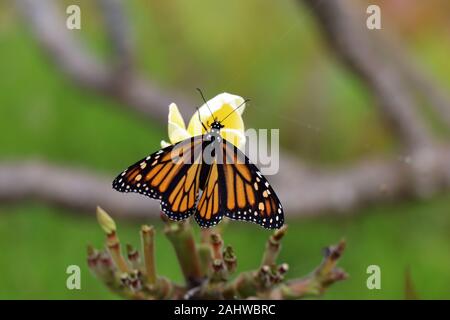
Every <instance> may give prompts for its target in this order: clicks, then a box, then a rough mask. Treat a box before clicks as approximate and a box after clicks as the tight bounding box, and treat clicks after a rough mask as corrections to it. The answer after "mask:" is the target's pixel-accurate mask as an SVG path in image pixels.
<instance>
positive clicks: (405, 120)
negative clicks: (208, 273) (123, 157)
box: [0, 0, 450, 216]
mask: <svg viewBox="0 0 450 320" xmlns="http://www.w3.org/2000/svg"><path fill="white" fill-rule="evenodd" d="M99 1H100V0H99ZM16 3H17V4H18V5H19V7H20V9H21V11H22V12H23V13H24V16H25V17H26V18H27V19H26V22H27V23H28V24H29V25H30V26H31V30H32V32H33V34H34V36H35V37H36V39H37V40H38V41H39V42H40V44H41V45H42V47H43V48H44V49H45V50H46V51H47V52H48V53H49V54H50V56H51V57H52V60H53V61H54V62H55V63H56V64H57V65H58V66H59V67H60V68H61V69H62V70H63V71H65V72H66V73H67V74H68V75H69V76H70V77H71V78H72V79H73V80H74V82H75V84H78V85H81V86H83V87H86V88H89V89H91V90H94V91H98V92H101V93H103V94H105V95H107V96H109V97H111V98H113V99H117V100H119V101H120V102H122V103H123V105H124V106H125V107H127V108H129V109H130V110H132V111H134V112H137V113H139V114H142V115H144V116H146V117H149V118H152V119H156V120H158V121H166V119H167V111H168V108H167V106H168V104H169V103H170V102H173V101H175V102H177V103H178V104H180V105H183V106H192V105H194V104H192V103H189V102H188V100H186V99H185V98H181V95H180V94H179V93H178V92H174V91H172V90H170V91H166V90H163V89H161V88H159V87H158V86H157V85H156V84H155V83H154V82H153V81H151V80H148V79H146V78H144V77H143V76H142V75H140V74H138V73H137V71H136V68H135V67H134V65H133V63H134V61H133V47H132V44H131V41H130V40H129V39H130V35H129V34H128V32H129V27H128V24H127V19H126V16H125V14H124V12H123V8H122V6H121V1H119V0H113V1H107V0H101V1H100V2H99V3H100V4H101V8H102V13H103V14H104V18H105V19H104V20H105V28H106V30H107V34H108V36H109V39H110V40H111V42H112V44H113V45H112V48H113V49H114V62H113V63H111V64H110V65H109V64H107V63H105V62H104V61H102V60H100V59H99V58H97V57H95V56H94V55H93V54H91V53H89V52H88V50H87V49H86V48H85V47H84V46H83V45H82V43H81V42H80V41H79V39H77V38H75V36H74V33H71V32H68V30H66V28H64V27H61V26H63V25H64V19H63V14H62V13H63V12H62V10H61V12H60V10H59V9H58V7H57V5H56V2H55V1H53V0H42V1H39V2H37V1H33V0H17V1H16ZM303 3H304V4H306V5H307V6H308V7H309V8H311V9H312V12H313V14H314V15H315V17H316V18H317V21H318V23H319V26H320V27H321V28H322V30H323V32H324V34H325V35H326V39H327V41H328V42H329V44H330V47H331V48H332V51H333V52H335V53H336V54H337V55H338V56H339V57H340V58H341V59H342V61H343V62H344V63H345V65H346V66H347V67H348V68H349V70H351V71H352V72H354V73H355V74H356V75H358V76H359V77H360V78H361V80H362V81H363V83H365V84H366V85H367V87H368V88H369V90H370V91H371V92H372V93H373V95H374V97H375V98H376V99H377V101H378V107H379V111H380V113H381V114H382V115H383V116H384V118H385V119H386V120H387V123H388V124H389V128H390V129H391V130H392V132H393V134H394V135H395V136H396V137H398V140H399V143H400V145H401V146H402V148H401V151H400V152H401V156H395V155H394V156H387V157H386V158H383V159H381V158H380V159H373V160H364V161H360V162H358V163H354V164H351V165H350V166H348V167H345V168H341V169H338V170H333V171H329V170H325V169H322V168H313V167H307V166H304V165H302V163H301V161H299V159H297V158H296V157H294V156H292V155H289V154H287V153H282V154H281V155H280V172H279V173H278V174H277V175H275V176H273V177H271V179H270V180H271V181H272V183H273V185H274V186H275V187H276V189H277V190H278V193H279V195H280V198H281V200H282V202H283V203H284V206H285V208H286V210H287V211H289V214H290V215H291V216H292V215H294V214H301V215H306V214H317V213H321V212H330V211H332V212H337V213H339V212H341V211H345V210H348V209H352V208H355V207H357V206H360V205H364V204H366V203H371V202H381V201H390V200H392V199H397V198H400V197H402V196H405V195H409V196H422V197H423V196H429V195H431V194H433V193H435V192H438V191H441V190H443V189H448V187H449V186H450V168H449V166H448V163H450V162H449V160H450V148H449V147H448V146H441V145H438V144H437V143H436V142H435V138H434V137H432V135H431V133H430V132H429V130H428V128H426V125H425V121H424V120H423V119H422V118H421V117H419V115H418V113H417V109H418V106H417V103H416V101H415V99H414V96H413V94H412V92H413V89H411V88H409V87H408V86H407V83H408V81H406V79H405V78H407V76H405V70H414V75H415V77H414V79H416V80H414V81H413V82H414V83H415V84H416V86H424V82H420V81H419V80H417V79H426V77H422V76H421V74H420V70H419V69H418V68H416V69H411V68H410V66H408V67H405V66H403V67H401V64H399V63H397V62H396V61H395V60H397V61H398V60H399V59H398V57H394V54H392V53H391V54H389V52H386V53H387V55H386V56H382V55H381V53H380V48H381V47H383V46H384V43H383V39H382V38H381V37H378V38H376V37H370V35H369V31H368V30H367V29H366V27H365V22H364V21H359V20H361V15H360V19H359V20H358V18H357V17H355V15H353V14H352V9H353V8H352V7H351V6H350V5H349V3H348V2H346V1H342V0H335V1H320V2H318V1H314V0H303ZM362 16H364V15H362ZM429 83H430V82H429V81H428V80H427V81H426V83H425V84H427V86H428V87H429V86H432V87H433V88H434V87H435V85H434V84H429ZM424 91H426V92H429V91H430V90H428V91H427V90H424ZM438 91H439V92H442V90H437V89H436V90H433V92H438ZM430 92H431V91H430ZM427 97H428V98H430V99H429V100H430V102H431V103H432V104H433V103H434V104H436V106H435V107H436V108H438V110H445V112H448V110H447V109H446V106H448V105H450V104H449V103H448V101H446V100H445V97H444V95H443V94H439V95H437V94H435V93H433V94H432V95H431V93H430V94H429V95H427ZM433 97H434V98H433ZM436 101H437V102H436ZM442 112H444V111H442ZM24 171H26V172H29V175H22V174H21V172H24ZM0 173H1V174H2V175H3V178H2V180H0V183H1V184H0V198H2V199H5V200H12V199H18V198H25V197H34V198H37V199H43V200H46V201H49V202H54V203H57V204H60V205H64V206H68V207H74V208H78V209H83V210H85V211H90V210H92V208H94V207H95V204H96V203H102V204H104V205H105V207H107V208H113V207H114V208H115V210H116V212H118V213H121V214H123V215H128V216H146V215H148V214H149V212H155V210H153V209H155V206H156V205H155V201H145V200H143V199H140V198H139V199H137V197H136V198H135V197H131V196H129V195H128V197H124V196H123V195H121V194H118V193H113V192H112V190H110V180H111V179H107V178H106V177H101V176H99V175H98V174H94V173H85V171H81V172H79V171H78V170H72V169H63V168H59V167H53V166H52V165H45V164H30V163H17V164H14V165H11V164H3V165H1V166H0ZM44 173H45V174H46V184H45V185H44V184H43V183H42V180H39V179H37V178H35V177H37V176H43V174H44ZM58 175H60V177H58ZM48 177H51V179H49V178H48ZM87 190H88V191H89V192H87ZM93 198H95V201H94V199H93ZM128 199H131V200H128ZM102 200H103V201H102Z"/></svg>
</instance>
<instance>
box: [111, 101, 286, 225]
mask: <svg viewBox="0 0 450 320" xmlns="http://www.w3.org/2000/svg"><path fill="white" fill-rule="evenodd" d="M202 97H203V95H202ZM205 102H206V101H205ZM235 110H236V109H235ZM225 118H226V117H225ZM225 118H224V119H222V121H218V120H217V119H216V118H214V121H213V122H212V124H211V125H210V126H209V129H208V128H207V127H206V126H205V125H204V124H203V123H202V126H203V127H204V129H205V131H206V133H205V134H203V135H198V136H194V137H191V138H188V139H186V140H183V141H180V142H178V143H176V144H173V145H170V146H168V147H165V148H163V149H161V150H159V151H157V152H155V153H153V154H151V155H149V156H148V157H146V158H144V159H142V160H139V161H138V162H136V163H135V164H133V165H132V166H130V167H129V168H128V169H126V170H125V171H123V172H122V173H121V174H119V175H118V176H117V178H116V179H115V180H114V181H113V188H114V189H116V190H118V191H120V192H137V193H140V194H143V195H146V196H149V197H151V198H154V199H159V200H160V202H161V209H162V211H163V212H164V213H165V214H166V215H167V216H168V217H169V218H170V219H171V220H184V219H187V218H188V217H190V216H191V215H194V217H195V220H196V221H197V223H198V224H199V225H200V227H203V228H209V227H211V226H214V225H216V224H218V223H219V222H220V221H221V220H222V218H223V216H224V215H225V216H226V217H228V218H230V219H234V220H245V221H249V222H253V223H257V224H259V225H261V226H262V227H264V228H266V229H278V228H280V227H281V226H282V225H283V223H284V214H283V207H282V205H281V203H280V201H279V199H278V197H277V195H276V194H275V192H274V190H273V189H272V187H271V186H270V184H269V182H268V181H267V179H266V178H265V177H264V176H263V175H262V174H261V172H260V171H259V169H258V168H257V167H256V166H255V165H254V164H252V163H251V162H250V160H249V159H248V158H247V157H246V156H245V155H244V153H243V152H241V151H240V150H239V149H238V148H237V147H236V146H234V145H233V144H232V143H230V142H228V141H226V140H225V139H223V138H222V137H221V136H220V129H222V128H223V127H224V126H223V125H222V124H221V122H223V120H225ZM200 122H201V121H200Z"/></svg>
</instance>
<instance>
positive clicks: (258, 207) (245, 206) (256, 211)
mask: <svg viewBox="0 0 450 320" xmlns="http://www.w3.org/2000/svg"><path fill="white" fill-rule="evenodd" d="M222 146H223V160H224V161H223V162H224V164H222V171H223V176H224V185H225V190H224V191H223V192H222V202H223V210H224V214H225V216H226V217H228V218H231V219H235V220H245V221H250V222H253V223H257V224H259V225H261V226H262V227H264V228H266V229H278V228H280V227H281V226H282V225H283V223H284V213H283V207H282V205H281V203H280V200H279V199H278V197H277V195H276V194H275V192H274V190H273V189H272V187H271V185H270V184H269V182H268V181H267V179H266V178H265V177H264V176H263V175H262V174H261V172H260V171H259V169H258V168H257V167H256V166H255V165H254V164H252V163H251V161H250V160H249V159H248V158H247V157H246V156H245V155H244V154H243V153H242V152H241V151H240V150H239V149H238V148H237V147H235V146H234V145H233V144H231V143H230V142H228V141H226V140H223V145H222Z"/></svg>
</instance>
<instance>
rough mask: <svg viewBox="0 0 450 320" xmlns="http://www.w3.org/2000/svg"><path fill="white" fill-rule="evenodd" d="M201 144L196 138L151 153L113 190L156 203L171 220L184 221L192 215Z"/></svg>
mask: <svg viewBox="0 0 450 320" xmlns="http://www.w3.org/2000/svg"><path fill="white" fill-rule="evenodd" d="M202 143H203V137H202V136H196V137H192V138H189V139H186V140H184V141H182V142H179V143H177V144H174V145H171V146H168V147H166V148H164V149H161V150H159V151H158V152H155V153H153V154H152V155H150V156H148V157H146V158H144V159H142V160H140V161H138V162H136V163H135V164H133V165H132V166H130V167H129V168H128V169H126V170H125V171H124V172H122V173H121V174H120V175H119V176H118V177H117V178H116V179H115V180H114V181H113V188H114V189H116V190H118V191H121V192H137V193H140V194H143V195H146V196H149V197H151V198H154V199H159V200H160V201H161V209H162V210H163V212H164V213H166V214H167V216H168V217H169V218H170V219H173V220H182V219H186V218H187V217H189V216H190V215H191V214H193V213H194V212H195V204H196V200H197V197H198V193H199V188H200V181H199V179H200V171H201V166H202V164H201V152H202Z"/></svg>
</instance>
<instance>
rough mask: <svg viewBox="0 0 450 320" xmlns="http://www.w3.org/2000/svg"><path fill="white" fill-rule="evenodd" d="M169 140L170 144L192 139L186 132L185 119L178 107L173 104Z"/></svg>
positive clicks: (170, 115) (170, 109)
mask: <svg viewBox="0 0 450 320" xmlns="http://www.w3.org/2000/svg"><path fill="white" fill-rule="evenodd" d="M168 131H169V140H170V142H171V143H172V144H173V143H177V142H179V141H182V140H184V139H187V138H189V137H190V135H189V133H188V132H187V130H186V125H185V124H184V120H183V117H182V116H181V114H180V111H178V107H177V105H176V104H175V103H171V104H170V106H169V125H168Z"/></svg>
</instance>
